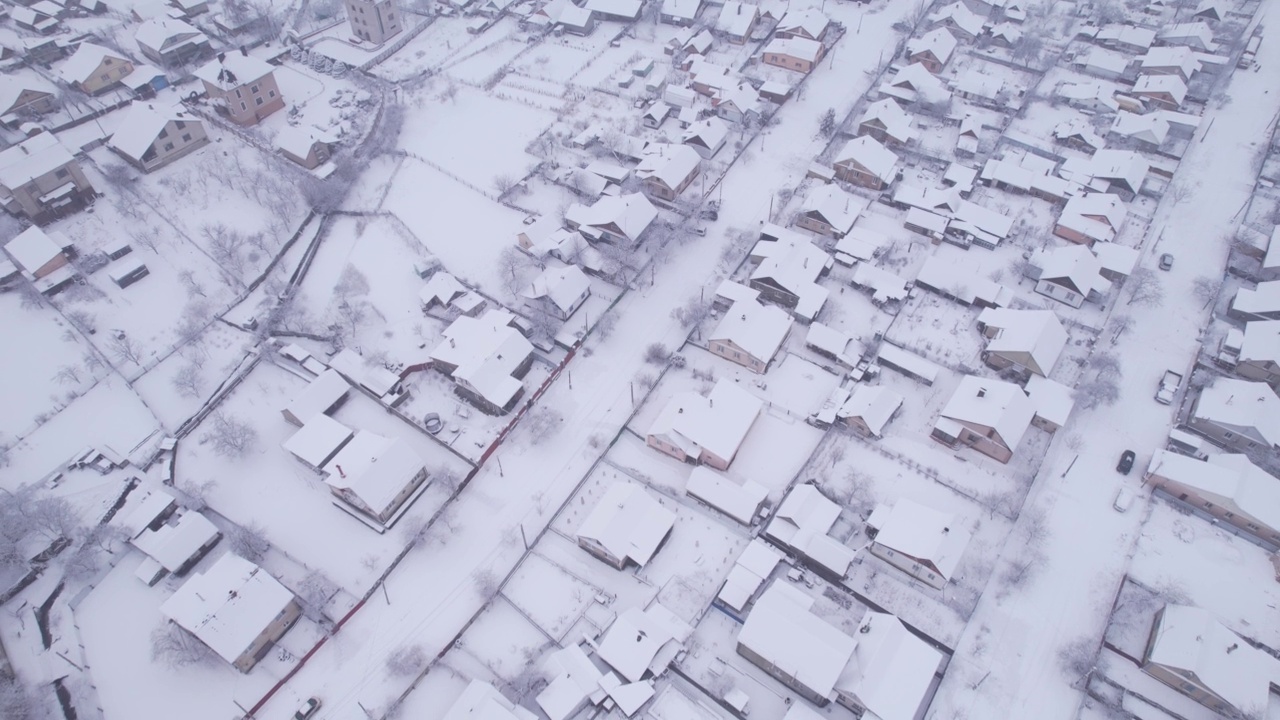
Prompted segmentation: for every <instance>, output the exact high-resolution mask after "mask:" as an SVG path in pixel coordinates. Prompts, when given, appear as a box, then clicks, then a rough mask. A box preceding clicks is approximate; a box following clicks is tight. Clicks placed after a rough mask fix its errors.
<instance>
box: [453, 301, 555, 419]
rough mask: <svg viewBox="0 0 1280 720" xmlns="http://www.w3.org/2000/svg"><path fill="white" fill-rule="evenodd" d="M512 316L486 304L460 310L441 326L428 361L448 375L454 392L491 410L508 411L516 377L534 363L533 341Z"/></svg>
mask: <svg viewBox="0 0 1280 720" xmlns="http://www.w3.org/2000/svg"><path fill="white" fill-rule="evenodd" d="M514 322H515V316H514V315H512V314H511V313H509V312H507V311H505V310H496V309H491V310H489V311H487V312H486V313H485V314H484V315H481V316H480V317H478V318H473V317H467V316H466V315H463V316H461V317H459V318H457V319H456V320H454V321H453V323H452V324H451V325H449V327H447V328H445V330H444V340H442V341H441V343H440V344H439V345H438V346H436V348H435V349H434V350H432V351H431V356H430V357H431V364H432V365H433V366H434V367H435V368H436V369H437V370H439V371H440V372H442V373H444V374H445V375H446V376H447V377H450V378H452V379H453V382H454V392H456V393H458V394H459V395H461V396H462V397H464V398H466V399H467V400H468V401H469V402H471V403H472V404H473V405H475V406H476V407H478V408H480V409H481V410H483V411H484V412H486V413H489V414H490V415H502V414H505V413H507V412H510V411H511V409H512V408H514V407H515V404H516V402H517V401H518V400H519V399H520V397H521V396H522V395H523V394H524V385H523V383H521V382H520V379H521V378H523V377H524V376H525V373H527V372H529V367H530V366H531V365H532V364H533V346H532V345H530V344H529V341H528V340H526V339H525V337H524V336H523V335H521V334H520V332H519V331H518V330H516V328H515V327H514V326H513V323H514Z"/></svg>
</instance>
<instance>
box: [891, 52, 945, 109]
mask: <svg viewBox="0 0 1280 720" xmlns="http://www.w3.org/2000/svg"><path fill="white" fill-rule="evenodd" d="M879 92H880V94H881V95H882V96H885V97H892V98H896V99H898V100H901V101H902V102H904V103H907V104H908V105H910V104H914V103H919V104H922V105H936V106H939V107H942V106H945V105H947V103H949V102H951V89H950V88H948V87H947V85H946V83H944V82H942V80H940V79H938V76H936V75H934V74H933V73H931V72H929V69H928V68H926V67H925V66H924V65H922V64H920V63H911V64H910V65H908V66H906V67H905V68H902V69H901V70H899V71H897V72H896V73H894V76H893V78H891V79H890V80H889V81H888V82H885V83H882V84H881V85H880V87H879Z"/></svg>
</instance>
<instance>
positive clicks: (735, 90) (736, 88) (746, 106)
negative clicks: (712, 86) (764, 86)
mask: <svg viewBox="0 0 1280 720" xmlns="http://www.w3.org/2000/svg"><path fill="white" fill-rule="evenodd" d="M711 105H712V107H714V108H715V110H716V116H717V117H721V118H724V119H725V120H729V121H730V122H736V123H744V122H748V121H749V120H751V119H752V118H753V117H754V118H758V117H760V93H759V92H757V91H756V89H755V88H753V87H751V84H750V83H745V82H744V83H738V84H736V85H732V86H730V87H725V88H722V89H720V90H719V91H717V92H716V96H715V97H714V98H712V100H711Z"/></svg>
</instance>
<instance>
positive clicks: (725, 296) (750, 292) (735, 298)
mask: <svg viewBox="0 0 1280 720" xmlns="http://www.w3.org/2000/svg"><path fill="white" fill-rule="evenodd" d="M759 297H760V291H759V290H754V289H752V288H749V287H747V286H746V285H742V284H740V283H736V282H734V281H732V280H724V281H723V282H721V283H720V285H719V286H718V287H716V294H715V297H714V299H713V300H712V303H711V304H712V307H714V308H715V309H716V310H717V311H719V312H723V311H725V310H728V309H729V308H730V307H732V306H733V304H734V303H736V302H755V301H756V300H757V299H758V298H759Z"/></svg>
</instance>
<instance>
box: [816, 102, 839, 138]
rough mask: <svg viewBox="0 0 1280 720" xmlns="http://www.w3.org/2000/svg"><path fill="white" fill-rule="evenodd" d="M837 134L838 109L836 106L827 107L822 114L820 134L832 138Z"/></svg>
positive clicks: (819, 125)
mask: <svg viewBox="0 0 1280 720" xmlns="http://www.w3.org/2000/svg"><path fill="white" fill-rule="evenodd" d="M835 134H836V110H835V108H827V111H826V112H825V113H823V114H822V121H821V122H819V123H818V136H819V137H823V138H828V139H829V138H831V137H834V136H835Z"/></svg>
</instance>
